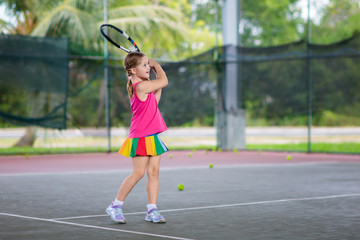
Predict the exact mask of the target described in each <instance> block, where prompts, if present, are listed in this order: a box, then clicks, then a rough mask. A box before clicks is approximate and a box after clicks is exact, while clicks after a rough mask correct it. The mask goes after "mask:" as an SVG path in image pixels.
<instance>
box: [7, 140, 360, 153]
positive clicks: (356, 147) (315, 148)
mask: <svg viewBox="0 0 360 240" xmlns="http://www.w3.org/2000/svg"><path fill="white" fill-rule="evenodd" d="M169 149H170V151H171V150H187V151H189V150H190V151H195V150H210V151H216V150H217V149H216V148H215V147H213V146H206V145H201V146H192V147H169ZM118 150H119V149H118V147H113V148H111V152H117V151H118ZM246 150H268V151H286V152H307V143H299V144H248V145H246ZM311 150H312V152H313V153H350V154H360V143H313V144H312V145H311ZM106 152H107V148H106V147H71V148H70V147H67V148H61V147H58V148H40V147H39V148H34V147H11V148H0V155H25V156H28V155H41V154H75V153H106Z"/></svg>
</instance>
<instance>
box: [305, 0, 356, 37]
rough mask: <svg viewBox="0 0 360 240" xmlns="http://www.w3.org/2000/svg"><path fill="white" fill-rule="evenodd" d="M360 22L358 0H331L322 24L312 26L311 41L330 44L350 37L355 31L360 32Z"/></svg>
mask: <svg viewBox="0 0 360 240" xmlns="http://www.w3.org/2000/svg"><path fill="white" fill-rule="evenodd" d="M359 23H360V4H359V1H358V0H331V1H330V4H329V5H328V6H327V7H326V8H325V9H324V10H323V17H322V18H321V21H320V24H319V25H315V24H312V26H311V28H312V31H311V42H313V43H317V44H330V43H334V42H338V41H341V40H343V39H346V38H349V37H351V36H352V35H353V33H354V32H360V24H359ZM329 33H331V34H329Z"/></svg>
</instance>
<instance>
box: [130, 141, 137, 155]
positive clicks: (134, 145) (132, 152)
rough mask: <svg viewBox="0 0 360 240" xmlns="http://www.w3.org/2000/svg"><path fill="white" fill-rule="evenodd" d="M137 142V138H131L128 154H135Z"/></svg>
mask: <svg viewBox="0 0 360 240" xmlns="http://www.w3.org/2000/svg"><path fill="white" fill-rule="evenodd" d="M138 142H139V139H138V138H133V141H132V146H131V152H130V156H136V149H137V145H138Z"/></svg>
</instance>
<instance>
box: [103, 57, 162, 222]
mask: <svg viewBox="0 0 360 240" xmlns="http://www.w3.org/2000/svg"><path fill="white" fill-rule="evenodd" d="M124 67H125V70H126V72H127V74H128V78H129V80H128V83H127V90H128V94H129V97H130V104H131V111H132V114H133V115H132V119H131V125H130V132H129V136H128V138H127V139H126V140H125V142H124V143H123V145H122V147H121V148H120V150H119V154H121V155H124V156H126V157H132V164H133V170H132V173H131V174H130V175H129V176H128V177H127V178H125V180H124V181H123V182H122V184H121V186H120V188H119V191H118V193H117V196H116V199H115V201H113V202H112V203H111V204H110V206H109V207H108V208H107V209H106V212H107V213H108V214H109V215H110V216H111V218H112V219H113V220H114V221H115V222H118V223H126V220H125V217H124V215H123V211H122V207H123V203H124V201H125V198H126V196H127V195H128V194H129V193H130V191H131V190H132V188H133V187H134V186H135V185H136V183H137V182H138V181H139V180H140V179H141V178H142V177H143V176H144V174H145V171H146V173H147V193H148V204H147V213H146V217H145V220H146V221H149V222H154V223H164V222H165V218H164V217H162V216H161V215H160V213H159V211H158V209H157V207H156V202H157V197H158V192H159V165H160V157H161V156H160V155H161V154H162V153H164V152H167V151H168V149H167V147H166V146H165V144H164V143H163V142H162V141H161V140H160V138H159V137H158V134H159V133H161V132H163V131H165V130H166V129H167V127H166V125H165V122H164V120H163V118H162V116H161V113H160V111H159V108H158V103H159V101H160V98H161V89H162V88H164V87H166V85H167V84H168V79H167V77H166V74H165V72H164V70H163V69H162V68H161V66H160V65H159V64H158V63H157V62H155V61H154V60H152V59H148V58H147V57H146V56H145V55H144V54H143V53H140V52H132V53H129V54H128V55H127V56H126V58H125V60H124ZM150 68H154V71H155V73H156V75H157V79H156V80H152V81H149V76H150Z"/></svg>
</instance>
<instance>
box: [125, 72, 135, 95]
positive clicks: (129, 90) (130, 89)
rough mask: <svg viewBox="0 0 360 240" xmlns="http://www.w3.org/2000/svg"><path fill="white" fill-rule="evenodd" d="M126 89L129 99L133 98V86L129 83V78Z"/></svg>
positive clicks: (129, 78)
mask: <svg viewBox="0 0 360 240" xmlns="http://www.w3.org/2000/svg"><path fill="white" fill-rule="evenodd" d="M126 88H127V91H128V94H129V97H130V98H132V97H133V96H134V88H133V84H132V81H131V76H129V77H128V82H127V84H126Z"/></svg>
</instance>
